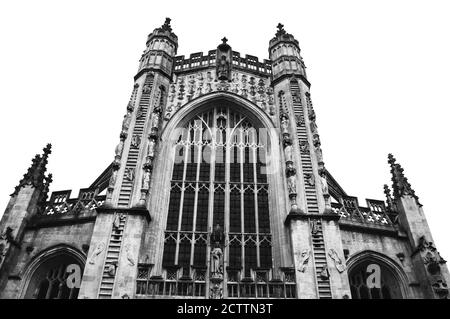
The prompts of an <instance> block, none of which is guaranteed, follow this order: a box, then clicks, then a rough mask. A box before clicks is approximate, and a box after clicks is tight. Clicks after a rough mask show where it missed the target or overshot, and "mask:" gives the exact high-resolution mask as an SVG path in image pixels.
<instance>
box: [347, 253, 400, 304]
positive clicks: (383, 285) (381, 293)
mask: <svg viewBox="0 0 450 319" xmlns="http://www.w3.org/2000/svg"><path fill="white" fill-rule="evenodd" d="M349 277H350V289H351V293H352V298H353V299H402V298H403V297H402V293H401V289H400V283H399V280H398V279H397V277H396V276H395V275H394V272H393V271H392V270H391V268H390V267H389V266H387V265H385V264H384V263H382V262H380V261H378V260H376V261H373V260H364V261H362V262H360V263H358V264H357V265H355V266H354V267H352V268H351V270H350V272H349Z"/></svg>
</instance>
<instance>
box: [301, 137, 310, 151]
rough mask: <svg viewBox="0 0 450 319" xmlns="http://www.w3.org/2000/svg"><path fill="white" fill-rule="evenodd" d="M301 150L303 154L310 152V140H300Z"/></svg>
mask: <svg viewBox="0 0 450 319" xmlns="http://www.w3.org/2000/svg"><path fill="white" fill-rule="evenodd" d="M300 152H302V153H303V154H308V153H309V144H308V141H304V140H303V141H300Z"/></svg>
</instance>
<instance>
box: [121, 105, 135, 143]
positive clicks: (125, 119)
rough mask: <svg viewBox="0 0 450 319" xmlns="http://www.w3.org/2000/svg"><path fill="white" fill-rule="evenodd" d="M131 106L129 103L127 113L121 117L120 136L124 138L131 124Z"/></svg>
mask: <svg viewBox="0 0 450 319" xmlns="http://www.w3.org/2000/svg"><path fill="white" fill-rule="evenodd" d="M133 109H134V107H133V105H132V104H131V102H130V103H128V106H127V113H126V114H125V115H124V116H123V121H122V134H123V135H125V138H126V136H127V134H128V129H129V128H130V123H131V115H132V113H133Z"/></svg>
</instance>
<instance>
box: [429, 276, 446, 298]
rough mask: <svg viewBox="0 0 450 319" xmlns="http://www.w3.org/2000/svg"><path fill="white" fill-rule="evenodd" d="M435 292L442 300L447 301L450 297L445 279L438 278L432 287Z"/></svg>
mask: <svg viewBox="0 0 450 319" xmlns="http://www.w3.org/2000/svg"><path fill="white" fill-rule="evenodd" d="M431 286H432V287H433V290H434V292H435V293H436V295H437V296H438V297H439V298H440V299H447V297H448V286H447V284H446V283H445V281H444V279H443V278H438V279H436V280H435V281H434V283H433V284H432V285H431Z"/></svg>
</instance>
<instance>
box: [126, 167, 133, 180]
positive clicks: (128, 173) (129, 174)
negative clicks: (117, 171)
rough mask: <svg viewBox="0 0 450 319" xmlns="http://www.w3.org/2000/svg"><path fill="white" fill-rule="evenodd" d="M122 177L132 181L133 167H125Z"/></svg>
mask: <svg viewBox="0 0 450 319" xmlns="http://www.w3.org/2000/svg"><path fill="white" fill-rule="evenodd" d="M124 178H125V179H127V180H129V181H130V182H132V181H133V180H134V168H131V167H129V168H125V173H124Z"/></svg>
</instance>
